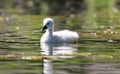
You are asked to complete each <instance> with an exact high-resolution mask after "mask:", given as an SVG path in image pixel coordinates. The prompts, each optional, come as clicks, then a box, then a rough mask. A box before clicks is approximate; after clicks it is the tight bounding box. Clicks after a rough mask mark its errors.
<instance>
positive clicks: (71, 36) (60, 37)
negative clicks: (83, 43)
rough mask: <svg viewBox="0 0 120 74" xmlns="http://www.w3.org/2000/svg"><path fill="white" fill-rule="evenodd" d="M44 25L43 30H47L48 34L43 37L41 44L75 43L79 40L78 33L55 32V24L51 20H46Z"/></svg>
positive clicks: (67, 31)
mask: <svg viewBox="0 0 120 74" xmlns="http://www.w3.org/2000/svg"><path fill="white" fill-rule="evenodd" d="M43 24H44V27H43V29H42V30H45V29H46V32H45V33H44V35H43V36H42V37H41V40H40V42H45V43H47V42H50V43H58V42H73V41H75V40H77V39H78V38H79V35H78V33H77V32H73V31H69V30H62V31H55V32H54V22H53V20H52V19H51V18H45V19H44V21H43Z"/></svg>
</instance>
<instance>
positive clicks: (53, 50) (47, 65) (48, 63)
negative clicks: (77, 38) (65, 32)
mask: <svg viewBox="0 0 120 74" xmlns="http://www.w3.org/2000/svg"><path fill="white" fill-rule="evenodd" d="M41 50H42V52H41V54H42V56H59V58H71V57H72V56H60V55H64V54H73V53H75V52H76V49H75V48H73V47H71V45H70V44H62V43H58V44H52V43H41ZM43 70H44V71H43V73H44V74H53V65H52V59H51V60H50V59H49V60H47V59H43Z"/></svg>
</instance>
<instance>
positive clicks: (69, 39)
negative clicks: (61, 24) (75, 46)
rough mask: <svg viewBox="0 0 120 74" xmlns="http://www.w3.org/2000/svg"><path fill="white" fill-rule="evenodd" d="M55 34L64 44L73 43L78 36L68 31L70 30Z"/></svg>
mask: <svg viewBox="0 0 120 74" xmlns="http://www.w3.org/2000/svg"><path fill="white" fill-rule="evenodd" d="M56 34H58V35H60V37H61V38H62V39H63V40H64V41H65V42H73V41H76V40H77V39H78V38H79V35H78V33H77V32H74V31H70V30H63V31H58V32H57V33H56Z"/></svg>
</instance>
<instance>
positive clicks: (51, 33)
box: [46, 29, 53, 37]
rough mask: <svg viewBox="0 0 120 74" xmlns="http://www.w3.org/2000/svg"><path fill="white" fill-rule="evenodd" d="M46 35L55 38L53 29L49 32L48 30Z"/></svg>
mask: <svg viewBox="0 0 120 74" xmlns="http://www.w3.org/2000/svg"><path fill="white" fill-rule="evenodd" d="M46 33H47V34H48V35H49V36H50V37H52V36H53V29H47V30H46Z"/></svg>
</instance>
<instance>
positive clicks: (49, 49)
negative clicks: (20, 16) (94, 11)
mask: <svg viewBox="0 0 120 74" xmlns="http://www.w3.org/2000/svg"><path fill="white" fill-rule="evenodd" d="M34 19H36V18H34ZM11 23H12V24H13V23H14V25H12V24H10V23H2V24H3V25H1V30H0V31H1V32H0V74H119V73H120V60H119V59H120V46H119V45H120V42H119V40H109V39H103V38H102V39H101V38H99V37H98V38H89V37H87V35H86V34H88V33H84V34H83V32H82V34H81V33H80V35H82V37H81V38H80V39H79V40H78V42H76V43H69V44H68V43H58V44H43V43H42V44H40V43H39V38H40V37H41V35H42V34H43V33H40V32H39V30H38V29H39V28H35V27H33V26H29V25H26V23H25V22H24V20H23V21H22V22H21V21H18V23H17V24H16V23H15V22H11ZM18 24H20V25H18ZM21 24H24V26H23V25H21ZM29 24H30V23H29ZM22 26H23V27H22ZM25 28H27V30H26V29H25ZM12 29H14V30H12ZM88 31H89V30H88ZM31 33H32V34H31ZM90 34H93V33H90ZM85 36H86V37H85ZM118 37H119V35H118Z"/></svg>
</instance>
